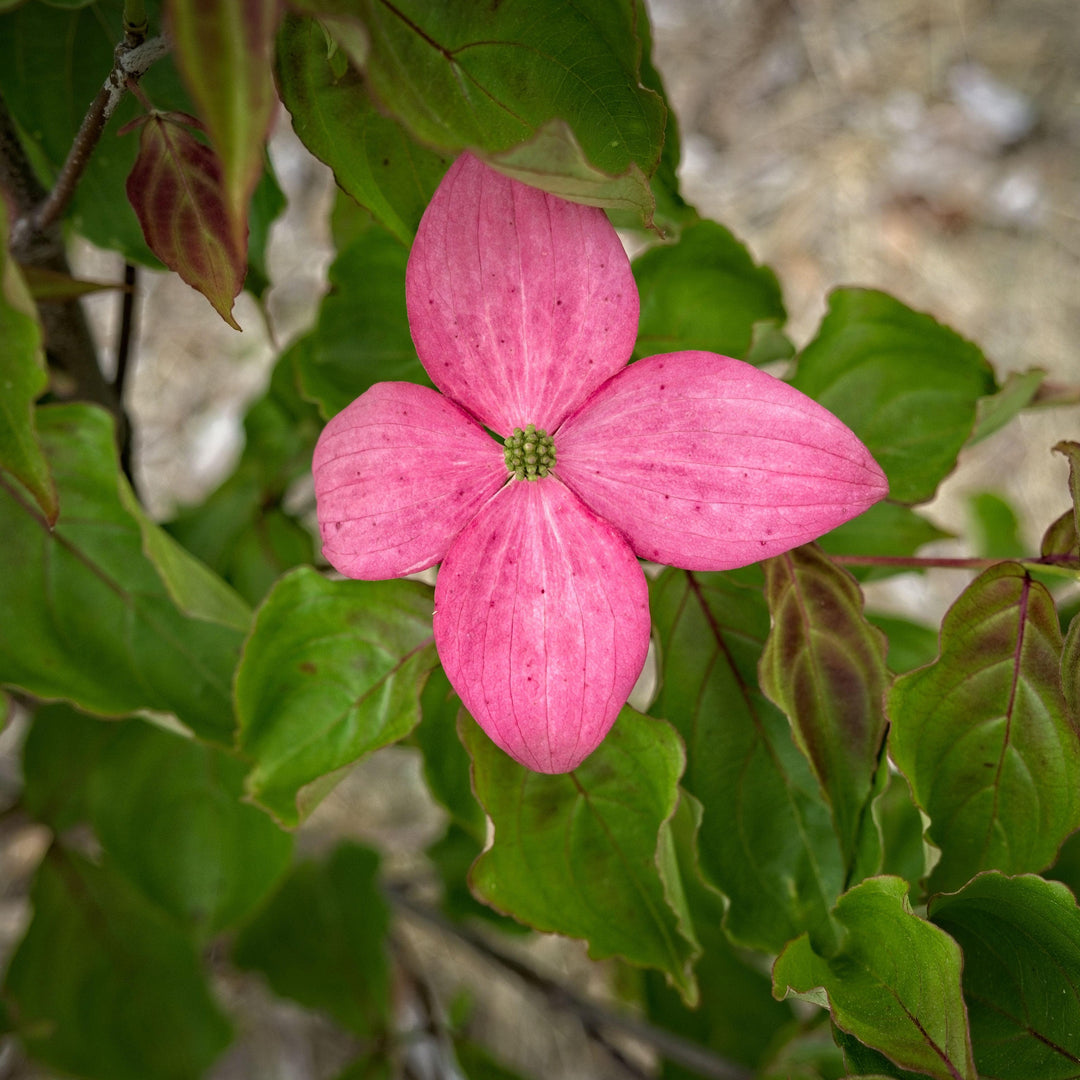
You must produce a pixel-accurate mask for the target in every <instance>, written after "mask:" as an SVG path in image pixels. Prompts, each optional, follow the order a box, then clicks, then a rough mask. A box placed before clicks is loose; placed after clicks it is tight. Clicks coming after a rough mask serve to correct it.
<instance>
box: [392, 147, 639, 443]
mask: <svg viewBox="0 0 1080 1080" xmlns="http://www.w3.org/2000/svg"><path fill="white" fill-rule="evenodd" d="M405 295H406V299H407V301H408V309H409V325H410V327H411V329H412V336H413V341H414V342H415V343H416V350H417V352H418V354H419V356H420V359H421V360H422V361H423V364H424V367H425V368H427V371H428V374H429V375H430V376H431V378H432V381H433V382H434V383H435V385H436V386H438V387H439V389H440V390H442V391H443V392H444V393H446V394H448V395H449V396H450V397H452V398H454V400H456V401H457V402H459V403H460V404H461V405H464V406H465V407H466V408H467V409H468V410H469V411H470V412H472V413H473V414H474V415H476V416H477V417H478V418H479V419H480V420H481V421H482V422H483V423H484V424H486V425H487V426H488V427H490V428H491V429H492V430H493V431H497V432H499V433H500V434H501V435H504V436H505V435H508V434H510V432H511V430H512V429H513V428H514V427H518V426H520V427H524V426H525V425H526V424H536V426H537V427H540V428H546V429H547V430H549V431H550V430H551V429H552V428H553V427H555V426H557V425H558V424H559V423H560V422H561V421H562V420H563V418H564V417H565V416H567V414H568V413H570V412H571V411H572V410H573V409H574V408H576V407H577V406H578V405H580V404H581V403H582V402H583V401H584V400H585V399H586V397H588V395H589V394H590V393H592V391H593V390H595V389H596V388H597V387H598V386H600V384H601V383H603V382H604V381H605V380H606V379H608V378H609V377H610V376H612V375H614V374H615V372H617V371H618V370H620V369H621V368H622V367H623V366H624V365H625V364H626V362H627V360H629V358H630V353H631V350H632V349H633V347H634V338H635V336H636V335H637V322H638V295H637V287H636V286H635V284H634V277H633V274H632V273H631V272H630V264H629V262H628V260H627V258H626V255H625V253H624V252H623V249H622V245H621V244H620V242H619V238H618V236H617V235H616V234H615V230H614V229H613V228H612V226H611V223H610V222H609V221H608V220H607V218H606V217H605V216H604V213H603V211H601V210H598V209H596V208H595V207H590V206H579V205H577V204H575V203H569V202H565V201H564V200H562V199H559V198H556V197H555V196H554V195H548V194H545V193H544V192H542V191H538V190H537V189H536V188H532V187H528V186H527V185H525V184H522V183H519V182H518V181H516V180H511V179H509V178H508V177H506V176H503V175H502V174H501V173H498V172H495V171H494V170H493V169H491V168H489V167H488V166H487V165H485V164H483V163H482V162H480V161H478V160H477V159H476V158H474V157H472V155H470V154H463V155H462V156H461V157H459V158H458V159H457V161H456V162H454V164H453V165H452V166H451V167H450V171H449V172H448V173H447V174H446V176H445V178H444V179H443V181H442V183H441V184H440V185H439V188H438V190H437V191H436V192H435V196H434V198H433V199H432V200H431V203H430V204H429V205H428V208H427V210H426V211H425V212H424V217H423V219H422V220H421V222H420V227H419V229H418V230H417V233H416V241H415V242H414V244H413V248H412V253H411V254H410V256H409V266H408V273H407V276H406V287H405Z"/></svg>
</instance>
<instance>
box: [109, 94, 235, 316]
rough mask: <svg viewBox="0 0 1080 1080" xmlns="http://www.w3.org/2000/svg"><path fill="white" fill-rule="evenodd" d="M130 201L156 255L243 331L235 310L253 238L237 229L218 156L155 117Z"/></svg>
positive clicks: (131, 182)
mask: <svg viewBox="0 0 1080 1080" xmlns="http://www.w3.org/2000/svg"><path fill="white" fill-rule="evenodd" d="M127 195H128V200H129V201H130V202H131V205H132V207H133V208H134V210H135V213H136V215H137V216H138V218H139V224H140V225H141V226H142V230H143V235H144V236H145V237H146V242H147V244H148V245H149V246H150V249H151V251H153V253H154V254H155V255H156V256H157V257H158V258H159V259H160V260H161V261H162V262H163V263H164V264H165V265H166V266H167V267H169V269H170V270H175V271H176V272H177V273H178V274H179V275H180V276H181V277H182V278H183V279H184V281H186V282H187V283H188V284H189V285H191V286H192V287H193V288H195V289H198V290H199V292H201V293H202V294H203V296H205V297H206V298H207V300H209V301H210V303H211V304H213V305H214V307H215V308H216V309H217V312H218V314H219V315H220V316H221V317H222V318H223V319H224V320H225V321H226V322H227V323H228V324H229V325H230V326H232V327H233V328H234V329H236V330H239V329H240V327H239V326H238V325H237V323H236V320H235V319H233V317H232V307H233V300H234V299H235V298H236V295H237V294H238V293H239V292H240V289H241V287H242V286H243V284H244V274H245V272H246V270H247V256H246V252H245V250H244V248H245V246H246V244H245V242H244V241H246V236H244V237H241V238H237V236H236V234H235V232H234V230H233V229H232V228H231V227H230V220H229V214H228V210H227V208H226V205H225V193H224V188H223V183H222V169H221V162H220V161H219V160H218V158H217V155H215V153H214V152H213V151H212V150H211V149H210V148H209V147H208V146H206V145H204V144H203V143H201V142H199V141H198V139H196V138H195V137H194V136H193V135H191V134H190V133H189V132H188V131H186V130H185V129H184V128H183V127H181V126H180V125H179V124H177V123H175V122H172V121H171V120H170V119H169V118H167V117H165V116H163V115H161V114H154V115H152V116H151V117H149V119H148V121H147V122H146V123H145V124H144V125H143V127H142V135H141V136H140V143H139V156H138V158H137V159H136V161H135V167H134V168H133V169H132V170H131V175H130V176H129V177H128V180H127Z"/></svg>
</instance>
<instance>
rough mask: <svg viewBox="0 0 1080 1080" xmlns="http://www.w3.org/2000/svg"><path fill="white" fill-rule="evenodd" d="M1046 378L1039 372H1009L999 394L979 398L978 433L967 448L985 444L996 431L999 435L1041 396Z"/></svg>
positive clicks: (976, 429) (974, 433)
mask: <svg viewBox="0 0 1080 1080" xmlns="http://www.w3.org/2000/svg"><path fill="white" fill-rule="evenodd" d="M1045 378H1046V372H1045V371H1042V370H1041V369H1040V368H1029V369H1028V370H1027V371H1010V372H1009V374H1008V375H1007V376H1006V377H1005V381H1004V382H1003V383H1002V384H1001V389H1000V390H998V391H997V393H995V394H991V395H990V396H989V397H983V398H979V401H978V405H977V407H976V415H977V419H976V421H975V430H974V431H972V433H971V438H970V439H968V445H970V446H974V444H975V443H977V442H982V440H983V439H986V438H988V437H989V436H991V435H993V434H994V433H995V432H996V431H1000V430H1001V428H1003V427H1004V426H1005V425H1006V424H1007V423H1008V422H1009V421H1010V420H1012V419H1013V417H1015V416H1017V415H1018V414H1019V413H1020V412H1021V410H1023V409H1026V408H1027V407H1028V406H1029V405H1030V404H1031V402H1032V399H1033V398H1034V397H1035V395H1036V393H1038V390H1039V387H1040V386H1042V382H1043V379H1045Z"/></svg>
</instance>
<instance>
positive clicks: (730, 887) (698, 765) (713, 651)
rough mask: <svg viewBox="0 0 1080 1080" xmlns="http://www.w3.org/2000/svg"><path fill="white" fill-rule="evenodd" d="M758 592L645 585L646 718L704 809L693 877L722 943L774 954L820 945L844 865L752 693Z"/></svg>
mask: <svg viewBox="0 0 1080 1080" xmlns="http://www.w3.org/2000/svg"><path fill="white" fill-rule="evenodd" d="M755 579H756V580H755ZM759 580H760V571H757V570H756V569H755V570H751V571H742V572H736V573H726V574H703V573H688V572H686V571H682V570H666V571H665V572H664V573H663V574H661V575H660V577H659V578H657V579H656V580H654V581H652V582H650V588H649V592H650V606H651V608H652V615H653V623H654V626H655V627H656V632H657V641H658V646H659V652H660V691H659V694H658V696H657V699H656V701H655V703H654V704H653V706H652V710H651V711H652V712H653V713H655V714H657V715H659V716H663V717H665V718H666V719H668V720H669V721H670V722H671V723H672V724H674V725H675V727H676V728H677V729H678V730H679V732H680V734H682V736H683V738H684V739H685V740H686V746H687V772H686V778H685V781H684V783H685V786H686V788H687V790H688V791H690V792H691V794H693V795H694V796H695V797H696V798H697V799H699V800H700V801H701V803H702V805H703V807H704V809H705V817H704V821H703V822H702V828H701V836H700V844H701V866H702V869H703V871H704V872H705V874H706V875H707V876H708V878H709V880H710V881H711V882H712V883H713V884H715V885H716V886H717V887H718V888H720V889H721V890H722V891H723V892H724V894H725V895H726V896H727V897H728V898H729V900H730V906H729V908H728V911H727V916H726V921H725V927H726V929H727V931H728V933H729V934H730V935H731V937H732V938H733V939H734V940H735V941H736V942H737V943H739V944H743V945H747V946H749V947H751V948H759V949H762V950H765V951H769V952H779V951H780V949H782V948H783V947H784V944H785V942H787V941H789V940H791V938H793V937H796V936H797V935H798V934H800V933H801V932H802V931H803V930H806V929H809V928H812V929H813V931H814V932H815V934H817V933H820V934H825V935H827V934H828V933H829V909H830V908H831V907H832V905H833V903H834V902H835V900H836V897H837V896H839V894H840V892H841V890H842V888H843V882H844V860H843V857H842V855H841V851H840V846H839V843H838V841H837V838H836V835H835V833H834V831H833V827H832V821H831V818H830V814H829V807H828V805H827V804H826V802H825V800H824V799H823V798H822V795H821V790H820V788H819V786H818V783H817V781H816V780H815V779H814V775H813V773H812V772H811V771H810V767H809V765H808V763H807V761H806V759H805V758H804V757H803V755H802V754H801V753H800V752H799V750H798V748H797V747H796V746H795V743H794V741H793V740H792V735H791V728H790V725H789V724H788V722H787V720H786V719H785V718H784V716H783V714H782V713H781V712H780V711H779V710H778V709H777V708H776V707H775V706H774V705H772V704H771V703H770V702H769V701H768V699H767V698H766V697H765V696H764V695H763V694H762V693H761V691H760V690H759V688H758V683H757V667H758V661H759V659H760V656H761V651H762V648H763V646H764V643H765V638H766V636H767V635H768V632H769V613H768V609H767V608H766V606H765V602H764V598H763V597H762V595H761V589H760V586H759V585H757V584H756V581H759ZM747 582H750V584H747Z"/></svg>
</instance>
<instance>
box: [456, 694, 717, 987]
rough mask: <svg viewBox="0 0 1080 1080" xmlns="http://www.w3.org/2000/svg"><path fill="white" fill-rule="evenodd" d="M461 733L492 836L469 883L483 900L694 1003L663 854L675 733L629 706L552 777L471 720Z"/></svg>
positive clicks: (676, 893)
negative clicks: (665, 984)
mask: <svg viewBox="0 0 1080 1080" xmlns="http://www.w3.org/2000/svg"><path fill="white" fill-rule="evenodd" d="M461 732H462V740H463V741H464V743H465V747H466V749H467V750H468V751H469V753H470V755H471V756H472V759H473V775H474V778H475V784H476V793H477V796H478V798H479V799H480V801H481V803H483V805H484V809H485V810H486V811H487V813H488V815H489V817H490V818H491V820H492V823H493V824H494V827H495V839H494V842H493V844H492V845H491V847H490V848H488V849H487V850H486V851H485V852H484V854H483V855H482V856H481V857H480V858H479V860H478V861H477V862H476V864H475V865H474V866H473V869H472V873H471V874H470V882H471V884H472V885H473V887H474V889H476V890H477V892H478V893H479V895H480V896H482V897H483V899H484V900H485V901H487V902H488V903H489V904H491V905H492V906H493V907H495V908H496V909H497V910H498V911H501V912H504V913H505V914H508V915H513V916H514V918H516V919H518V920H519V921H521V922H524V923H527V924H528V925H530V926H533V927H536V928H537V929H540V930H555V931H558V932H559V933H563V934H568V935H570V936H571V937H580V938H585V939H586V940H587V941H588V942H589V952H590V955H591V956H593V957H594V958H597V959H599V958H601V957H605V956H623V957H625V958H626V959H628V960H631V961H633V962H634V963H635V964H639V965H641V966H644V967H653V968H657V969H658V970H660V971H663V972H664V973H665V974H666V975H667V977H668V978H669V979H670V980H671V982H672V984H673V985H675V986H676V987H678V989H679V991H680V993H681V994H682V995H683V997H684V998H685V999H687V1000H688V1001H693V1000H696V997H697V988H696V986H695V983H694V979H693V975H692V974H691V961H692V959H693V957H694V956H695V955H696V954H697V952H698V951H699V950H698V947H697V944H696V942H695V941H694V939H693V937H692V930H691V929H690V927H689V925H688V912H687V911H686V901H685V896H684V894H683V886H682V882H681V879H680V874H679V868H678V866H677V865H676V864H675V863H674V861H673V860H672V859H671V858H670V857H668V856H669V855H670V853H669V852H668V851H667V850H666V849H667V848H668V846H669V845H670V844H671V843H672V839H671V837H670V829H671V825H670V819H671V817H672V815H673V814H674V813H675V806H676V802H677V800H678V783H679V777H680V775H681V773H682V770H683V751H682V747H681V746H680V745H679V740H678V739H677V737H676V736H675V733H674V732H673V731H672V730H671V728H670V727H668V726H667V725H666V724H663V723H662V722H660V721H657V720H653V719H650V718H649V717H646V716H642V715H641V714H640V713H637V712H635V711H634V710H633V709H631V708H629V707H627V708H624V709H623V711H622V712H621V713H620V714H619V719H618V720H617V721H616V724H615V727H614V728H612V731H611V733H610V734H609V735H608V737H607V738H606V739H605V740H604V742H603V743H601V745H600V747H599V749H598V750H596V751H595V752H594V753H593V754H592V755H591V756H590V757H589V758H587V759H586V761H585V762H584V763H583V764H582V765H580V766H579V767H578V768H577V769H576V770H575V771H574V772H572V773H567V774H563V775H558V776H544V775H541V774H538V773H532V772H529V771H528V770H527V769H525V768H523V767H522V766H521V765H518V764H517V763H516V762H515V761H513V760H512V759H511V758H509V757H508V756H507V755H506V754H504V753H503V752H502V751H501V750H499V749H498V748H497V747H496V746H495V744H494V743H492V742H491V740H490V739H488V737H487V736H486V735H484V734H483V733H482V732H481V731H480V729H479V727H477V726H476V724H475V723H474V722H473V721H472V720H471V718H470V719H465V720H463V722H462V728H461ZM630 792H632V793H633V794H632V797H629V796H628V793H630Z"/></svg>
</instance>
